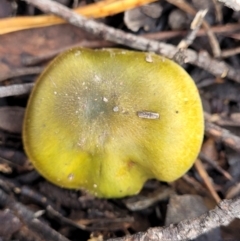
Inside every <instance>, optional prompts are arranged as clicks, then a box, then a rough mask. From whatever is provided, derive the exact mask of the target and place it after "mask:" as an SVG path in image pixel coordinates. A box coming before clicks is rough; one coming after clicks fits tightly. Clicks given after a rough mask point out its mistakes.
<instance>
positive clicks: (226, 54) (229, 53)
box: [221, 47, 240, 58]
mask: <svg viewBox="0 0 240 241" xmlns="http://www.w3.org/2000/svg"><path fill="white" fill-rule="evenodd" d="M239 53H240V47H236V48H233V49H225V50H223V51H222V53H221V57H222V58H228V57H230V56H233V55H237V54H239Z"/></svg>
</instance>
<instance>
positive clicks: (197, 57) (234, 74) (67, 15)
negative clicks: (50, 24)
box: [24, 0, 240, 83]
mask: <svg viewBox="0 0 240 241" xmlns="http://www.w3.org/2000/svg"><path fill="white" fill-rule="evenodd" d="M24 1H26V2H28V3H31V4H33V5H34V6H35V7H38V8H39V9H41V10H42V11H43V12H50V13H52V14H56V15H58V16H60V17H62V18H64V19H65V20H66V21H68V22H70V23H71V24H73V25H75V26H77V27H80V28H82V29H84V30H85V31H87V32H89V33H92V34H94V35H97V36H100V37H102V38H103V39H105V40H109V41H112V42H116V43H119V44H123V45H126V46H129V47H132V48H134V49H139V50H144V51H150V52H156V53H158V54H162V55H163V56H166V57H168V58H173V57H174V56H175V54H176V53H177V52H178V49H177V48H176V47H175V46H173V45H170V44H165V43H161V42H158V41H153V40H148V39H146V38H143V37H138V36H135V35H133V34H127V33H125V32H124V31H121V30H116V29H114V28H112V27H108V26H106V25H105V24H102V23H98V22H96V21H94V20H89V19H86V18H84V17H82V16H80V15H78V14H76V13H74V12H72V11H71V10H69V9H68V8H66V7H64V6H62V5H61V4H59V3H57V2H54V1H50V0H24ZM185 62H186V63H191V64H194V65H196V66H198V67H200V68H203V69H205V70H206V71H208V72H210V73H212V74H213V75H216V76H222V75H224V76H227V77H228V78H229V79H232V80H235V81H236V82H239V83H240V73H239V71H237V70H236V69H234V68H232V67H230V66H229V65H227V64H226V63H224V62H220V61H217V60H214V59H212V58H211V57H210V56H209V55H208V54H207V53H206V52H203V53H200V54H197V53H196V52H195V51H193V50H190V49H187V50H186V59H185Z"/></svg>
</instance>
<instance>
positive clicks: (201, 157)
mask: <svg viewBox="0 0 240 241" xmlns="http://www.w3.org/2000/svg"><path fill="white" fill-rule="evenodd" d="M199 158H200V159H201V160H203V161H205V162H207V163H208V164H210V165H211V166H212V167H214V168H215V169H216V170H217V171H219V172H220V173H221V174H222V175H223V176H224V177H226V178H227V179H228V180H229V181H232V180H233V178H232V176H231V175H230V174H229V173H228V172H227V171H225V170H224V169H223V168H222V167H220V166H219V165H218V164H217V163H216V162H215V161H213V160H211V159H210V158H209V157H207V156H206V155H205V154H204V153H203V152H200V154H199Z"/></svg>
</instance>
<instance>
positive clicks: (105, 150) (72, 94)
mask: <svg viewBox="0 0 240 241" xmlns="http://www.w3.org/2000/svg"><path fill="white" fill-rule="evenodd" d="M202 138H203V113H202V106H201V101H200V98H199V94H198V90H197V88H196V86H195V84H194V82H193V80H192V79H191V77H190V76H189V75H188V74H187V73H186V72H185V70H184V69H182V68H181V67H180V66H179V65H177V64H176V63H174V62H173V61H171V60H168V59H166V58H164V57H162V56H159V55H155V54H151V53H142V52H134V51H126V50H120V49H102V50H90V49H82V48H75V49H71V50H69V51H66V52H65V53H63V54H61V55H60V56H59V57H57V58H56V59H55V60H54V61H53V62H52V63H51V64H50V65H49V66H48V67H47V69H46V70H45V71H44V72H43V74H42V75H41V76H40V77H39V79H38V81H37V83H36V85H35V87H34V89H33V91H32V93H31V96H30V99H29V102H28V106H27V110H26V115H25V121H24V131H23V139H24V146H25V150H26V153H27V154H28V156H29V158H30V160H31V162H32V163H33V165H34V167H35V168H36V170H38V171H39V173H40V174H42V175H43V176H44V177H45V178H46V179H48V180H49V181H50V182H52V183H55V184H56V185H59V186H61V187H65V188H73V189H85V190H88V191H89V192H90V193H92V194H94V195H96V196H98V197H106V198H112V197H124V196H127V195H134V194H137V193H138V192H139V191H140V189H141V188H142V186H143V184H144V182H145V181H146V180H147V179H150V178H156V179H158V180H161V181H167V182H169V181H174V180H175V179H177V178H179V177H181V176H182V175H183V174H184V173H185V172H186V171H188V169H189V168H190V167H191V166H192V164H193V162H194V161H195V158H196V157H197V155H198V152H199V149H200V147H201V143H202Z"/></svg>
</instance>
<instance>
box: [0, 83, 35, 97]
mask: <svg viewBox="0 0 240 241" xmlns="http://www.w3.org/2000/svg"><path fill="white" fill-rule="evenodd" d="M33 85H34V84H32V83H27V84H18V85H9V86H0V98H2V97H8V96H13V95H23V94H28V93H30V91H31V89H32V87H33Z"/></svg>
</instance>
